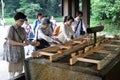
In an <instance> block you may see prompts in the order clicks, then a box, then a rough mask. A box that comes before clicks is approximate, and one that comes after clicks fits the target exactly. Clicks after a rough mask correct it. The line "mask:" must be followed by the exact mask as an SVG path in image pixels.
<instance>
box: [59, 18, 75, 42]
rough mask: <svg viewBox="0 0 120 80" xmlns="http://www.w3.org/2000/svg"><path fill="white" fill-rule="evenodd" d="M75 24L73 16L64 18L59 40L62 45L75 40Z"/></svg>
mask: <svg viewBox="0 0 120 80" xmlns="http://www.w3.org/2000/svg"><path fill="white" fill-rule="evenodd" d="M72 22H74V18H73V17H72V16H66V17H65V18H64V23H63V25H62V26H61V27H60V34H59V35H58V37H57V38H58V40H59V41H60V42H62V43H65V42H66V41H69V40H71V39H73V38H75V34H74V32H73V30H72V28H71V24H72Z"/></svg>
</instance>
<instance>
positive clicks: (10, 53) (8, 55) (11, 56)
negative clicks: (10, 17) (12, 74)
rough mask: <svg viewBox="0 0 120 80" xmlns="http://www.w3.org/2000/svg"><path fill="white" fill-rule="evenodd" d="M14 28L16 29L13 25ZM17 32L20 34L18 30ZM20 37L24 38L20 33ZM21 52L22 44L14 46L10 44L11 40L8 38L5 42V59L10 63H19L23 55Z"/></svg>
mask: <svg viewBox="0 0 120 80" xmlns="http://www.w3.org/2000/svg"><path fill="white" fill-rule="evenodd" d="M12 28H13V29H14V30H15V28H14V27H13V26H12ZM15 31H16V30H15ZM16 33H17V34H18V32H17V31H16ZM18 37H19V38H20V39H21V40H22V38H21V37H20V35H19V34H18ZM22 41H23V40H22ZM19 53H20V46H12V45H10V43H9V40H8V39H6V41H5V42H4V44H3V60H5V61H7V62H10V63H17V62H18V61H19V60H20V58H21V56H22V55H21V54H19Z"/></svg>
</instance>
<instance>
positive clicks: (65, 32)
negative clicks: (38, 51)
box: [62, 24, 70, 40]
mask: <svg viewBox="0 0 120 80" xmlns="http://www.w3.org/2000/svg"><path fill="white" fill-rule="evenodd" d="M62 31H63V35H64V37H65V39H67V40H70V38H69V37H68V35H67V29H66V26H65V24H64V25H63V26H62Z"/></svg>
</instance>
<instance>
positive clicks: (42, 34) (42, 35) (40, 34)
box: [38, 28, 54, 42]
mask: <svg viewBox="0 0 120 80" xmlns="http://www.w3.org/2000/svg"><path fill="white" fill-rule="evenodd" d="M38 38H42V39H44V40H46V41H48V42H54V40H53V39H52V38H51V37H49V36H46V35H45V34H44V33H43V32H42V30H41V29H40V28H38Z"/></svg>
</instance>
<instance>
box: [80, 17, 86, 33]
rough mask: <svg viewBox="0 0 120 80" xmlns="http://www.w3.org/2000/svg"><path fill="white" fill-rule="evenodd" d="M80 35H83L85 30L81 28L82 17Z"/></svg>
mask: <svg viewBox="0 0 120 80" xmlns="http://www.w3.org/2000/svg"><path fill="white" fill-rule="evenodd" d="M80 35H85V31H84V30H83V26H82V19H81V29H80Z"/></svg>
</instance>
